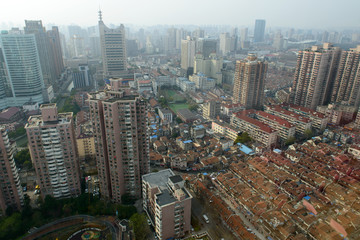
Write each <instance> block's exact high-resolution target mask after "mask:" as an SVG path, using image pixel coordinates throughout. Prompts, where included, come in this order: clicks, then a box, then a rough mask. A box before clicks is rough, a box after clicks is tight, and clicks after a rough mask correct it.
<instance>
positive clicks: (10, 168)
mask: <svg viewBox="0 0 360 240" xmlns="http://www.w3.org/2000/svg"><path fill="white" fill-rule="evenodd" d="M14 151H15V146H14V145H13V144H11V143H10V141H9V137H8V135H7V130H6V128H5V127H3V126H1V125H0V164H1V168H0V207H1V210H2V214H3V215H4V214H5V211H6V209H7V208H8V207H12V208H14V209H17V210H21V206H22V205H23V204H24V199H23V191H22V187H21V183H20V179H19V175H18V171H17V168H16V166H15V161H14V157H13V155H14Z"/></svg>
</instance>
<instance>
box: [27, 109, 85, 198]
mask: <svg viewBox="0 0 360 240" xmlns="http://www.w3.org/2000/svg"><path fill="white" fill-rule="evenodd" d="M40 110H41V115H36V116H31V117H29V119H28V123H27V124H26V125H25V129H26V133H27V136H28V142H29V150H30V155H31V160H32V163H33V165H34V168H35V172H36V177H37V183H38V185H39V186H40V190H41V196H42V197H43V198H44V197H45V196H46V195H50V196H52V197H55V198H68V197H76V196H78V195H79V194H80V193H81V186H80V165H79V160H78V156H77V149H76V139H75V132H74V123H73V113H72V112H71V113H58V111H57V107H56V104H55V103H52V104H43V105H41V107H40Z"/></svg>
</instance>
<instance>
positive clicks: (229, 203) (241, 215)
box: [217, 192, 267, 240]
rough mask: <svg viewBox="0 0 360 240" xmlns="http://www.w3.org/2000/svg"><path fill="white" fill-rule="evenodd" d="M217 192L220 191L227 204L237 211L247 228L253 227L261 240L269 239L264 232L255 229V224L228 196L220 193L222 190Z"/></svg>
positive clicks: (253, 230)
mask: <svg viewBox="0 0 360 240" xmlns="http://www.w3.org/2000/svg"><path fill="white" fill-rule="evenodd" d="M217 193H219V194H220V195H221V196H222V198H221V199H223V200H224V201H225V202H226V204H227V205H229V207H230V208H231V210H232V211H233V212H235V214H236V215H238V216H239V217H240V218H241V220H242V221H243V222H244V224H245V226H246V227H247V228H251V230H252V232H253V233H254V234H255V235H256V237H258V238H259V239H261V240H267V239H266V238H265V236H264V235H263V234H261V233H260V232H259V231H257V230H256V229H255V227H254V225H253V224H252V223H251V222H249V220H248V219H247V218H246V217H245V216H244V214H243V213H242V212H241V211H240V210H239V209H237V208H236V207H235V206H234V205H233V204H232V203H231V202H230V201H229V200H228V198H227V196H224V194H223V193H220V192H217Z"/></svg>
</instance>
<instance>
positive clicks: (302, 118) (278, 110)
mask: <svg viewBox="0 0 360 240" xmlns="http://www.w3.org/2000/svg"><path fill="white" fill-rule="evenodd" d="M269 108H270V109H272V110H274V111H276V112H280V113H283V114H285V115H288V116H289V117H291V118H295V119H297V120H298V121H300V122H304V123H309V122H311V120H310V119H308V118H307V117H303V116H301V115H299V114H297V113H294V112H290V111H288V110H285V109H283V108H281V107H280V106H279V105H277V106H269Z"/></svg>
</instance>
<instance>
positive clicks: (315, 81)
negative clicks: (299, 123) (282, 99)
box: [290, 43, 341, 110]
mask: <svg viewBox="0 0 360 240" xmlns="http://www.w3.org/2000/svg"><path fill="white" fill-rule="evenodd" d="M340 54H341V50H340V48H337V47H332V46H331V44H329V43H324V45H323V47H322V48H320V47H318V46H313V47H312V49H311V50H304V51H299V53H298V58H297V65H296V69H295V74H294V82H293V86H292V89H291V91H292V92H291V96H290V98H291V99H290V102H291V103H293V104H295V105H299V106H303V107H308V108H311V109H313V110H315V109H316V107H317V106H319V105H325V104H327V103H329V101H330V98H331V94H332V90H333V86H334V78H335V76H336V70H337V67H338V60H339V57H340Z"/></svg>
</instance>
